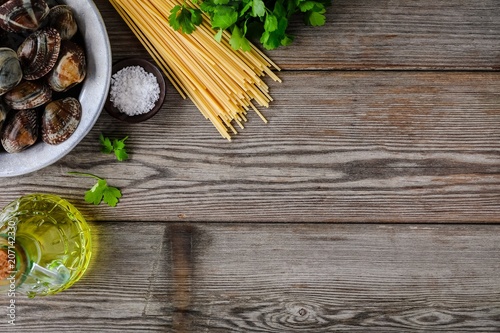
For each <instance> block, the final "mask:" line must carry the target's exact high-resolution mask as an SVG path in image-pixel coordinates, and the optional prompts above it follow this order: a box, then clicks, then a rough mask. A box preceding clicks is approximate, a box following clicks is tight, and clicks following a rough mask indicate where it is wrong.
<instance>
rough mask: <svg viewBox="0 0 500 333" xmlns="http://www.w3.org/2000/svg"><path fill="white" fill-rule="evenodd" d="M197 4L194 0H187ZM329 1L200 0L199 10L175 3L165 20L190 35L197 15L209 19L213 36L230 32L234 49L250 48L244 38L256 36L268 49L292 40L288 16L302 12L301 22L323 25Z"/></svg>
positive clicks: (199, 17) (218, 37)
mask: <svg viewBox="0 0 500 333" xmlns="http://www.w3.org/2000/svg"><path fill="white" fill-rule="evenodd" d="M191 1H192V2H193V3H198V0H191ZM331 2H332V0H267V1H264V0H203V2H201V4H200V5H199V8H200V9H197V8H191V7H190V6H188V5H187V4H186V3H184V4H183V5H177V6H175V7H174V8H173V9H172V11H171V12H170V16H169V23H170V25H171V26H172V28H173V29H174V30H180V31H182V32H184V33H187V34H190V33H191V32H193V31H194V30H195V29H196V26H197V25H200V24H201V21H202V20H201V14H202V13H205V14H207V15H208V17H209V18H210V21H211V23H212V28H214V29H215V30H217V31H218V32H217V34H216V35H215V39H217V40H219V41H220V39H221V37H222V32H223V31H224V30H227V31H229V32H230V33H231V39H230V40H229V43H230V44H231V46H232V48H233V49H235V50H238V49H241V50H244V51H249V50H250V48H251V47H250V43H249V41H248V38H259V39H260V42H261V43H262V45H263V46H264V48H266V49H268V50H271V49H275V48H278V47H279V46H286V45H289V44H290V43H292V41H293V38H294V37H293V36H292V35H290V34H288V33H287V28H288V23H289V20H290V18H291V17H292V16H293V15H295V14H302V16H303V19H304V23H305V24H307V25H311V26H322V25H324V24H325V21H326V18H325V13H326V7H328V6H330V5H331Z"/></svg>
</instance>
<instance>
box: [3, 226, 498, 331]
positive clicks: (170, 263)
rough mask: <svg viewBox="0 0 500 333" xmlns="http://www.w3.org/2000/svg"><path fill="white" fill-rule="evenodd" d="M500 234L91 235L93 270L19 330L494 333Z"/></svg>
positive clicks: (400, 230)
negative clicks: (428, 332) (94, 237)
mask: <svg viewBox="0 0 500 333" xmlns="http://www.w3.org/2000/svg"><path fill="white" fill-rule="evenodd" d="M499 228H500V226H496V225H427V226H423V225H361V224H351V225H349V224H347V225H339V224H337V225H331V224H330V225H327V224H316V225H315V224H288V225H283V224H188V223H182V224H161V223H102V224H93V230H94V235H95V236H96V237H97V239H98V241H97V246H96V255H95V257H94V260H93V262H92V267H91V269H90V271H88V272H87V273H86V274H85V275H84V277H83V278H82V280H81V281H79V282H78V283H77V284H75V285H74V286H73V287H72V288H71V289H69V290H67V291H65V292H63V293H60V294H58V295H55V296H52V297H46V298H35V299H27V298H24V297H18V298H17V299H16V304H18V312H17V316H18V317H17V320H18V321H17V323H18V325H17V326H16V330H15V331H16V332H47V331H51V332H69V331H71V332H76V331H80V332H89V331H100V332H103V331H118V330H119V331H121V332H137V331H163V332H314V333H321V332H333V331H342V332H345V331H349V332H351V331H352V332H366V331H370V332H422V331H432V332H497V331H498V329H499V327H500V319H499V318H500V278H499V273H500V264H499V263H500V239H499V237H500V236H499V235H500V233H499ZM0 302H1V303H2V304H4V302H5V296H4V295H0ZM2 308H4V307H3V306H2ZM4 311H5V310H1V311H0V313H2V314H4ZM2 317H3V315H2ZM0 328H1V329H2V330H5V329H6V328H7V329H8V327H7V326H6V321H5V320H3V319H2V320H0Z"/></svg>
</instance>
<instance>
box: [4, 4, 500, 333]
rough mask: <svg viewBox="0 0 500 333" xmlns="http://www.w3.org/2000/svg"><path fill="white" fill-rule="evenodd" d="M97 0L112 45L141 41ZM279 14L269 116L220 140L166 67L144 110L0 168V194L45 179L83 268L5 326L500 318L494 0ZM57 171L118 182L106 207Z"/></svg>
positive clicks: (129, 46)
mask: <svg viewBox="0 0 500 333" xmlns="http://www.w3.org/2000/svg"><path fill="white" fill-rule="evenodd" d="M95 2H96V5H97V6H98V8H99V9H100V11H101V14H102V16H103V18H104V20H105V22H106V25H107V28H108V33H109V36H110V40H111V46H112V50H113V59H114V60H115V61H117V60H120V59H123V58H126V57H131V56H138V57H144V58H149V56H148V54H147V52H146V51H145V50H144V49H143V48H142V46H141V45H140V43H139V42H138V41H137V40H136V39H135V37H134V36H133V34H132V33H131V32H130V31H129V30H128V28H127V27H126V25H125V24H124V22H123V21H122V20H121V18H120V17H119V16H118V15H117V14H116V12H115V11H114V9H113V8H112V6H111V5H110V4H109V3H108V2H107V1H106V0H96V1H95ZM292 30H293V33H294V34H295V35H296V40H295V42H294V44H293V45H292V46H290V47H288V48H284V49H280V50H276V51H269V52H266V53H267V54H268V55H269V56H270V57H271V58H272V59H273V60H274V61H275V62H276V63H277V64H278V65H280V66H281V67H282V69H283V70H282V71H281V72H280V73H279V76H280V77H281V78H282V79H283V83H281V84H278V83H274V82H269V84H270V86H271V94H272V95H273V97H274V98H275V101H274V102H273V103H272V105H271V107H270V108H269V109H266V110H262V111H263V113H264V114H265V116H266V117H267V118H268V120H269V123H268V124H264V123H262V122H261V121H260V119H259V118H258V117H257V116H256V115H250V121H249V122H248V123H247V126H246V128H245V129H243V130H241V132H240V133H239V134H238V135H237V136H236V137H234V140H233V141H232V142H226V141H225V140H224V139H222V138H221V137H219V134H218V133H217V132H216V130H215V129H214V128H213V127H212V125H211V124H210V123H209V122H208V121H206V120H205V119H204V118H203V117H202V116H201V114H200V113H199V111H198V110H197V109H196V108H195V107H194V106H193V105H192V103H191V102H189V101H185V100H182V99H181V98H180V97H179V96H178V95H177V93H176V92H175V91H174V90H173V89H172V87H171V86H169V87H168V88H167V89H168V94H167V99H166V103H165V105H164V107H163V109H162V110H161V112H160V113H159V114H157V115H156V116H155V117H154V118H153V119H151V120H149V121H147V122H145V123H142V124H139V125H129V124H124V123H119V122H118V121H116V120H115V119H114V118H111V117H110V116H109V115H108V114H106V113H105V112H103V113H102V116H101V117H100V118H99V120H98V122H97V124H96V126H95V128H94V129H93V130H92V131H91V132H90V133H89V135H88V136H87V137H86V138H85V139H84V140H83V141H82V142H81V143H80V144H79V145H78V146H77V147H76V148H75V149H74V151H72V152H71V153H70V154H68V155H67V156H66V157H64V158H63V159H61V160H60V161H59V162H57V163H55V164H54V165H52V166H50V167H47V168H45V169H43V170H40V171H38V172H35V173H32V174H29V175H25V176H22V177H14V178H4V179H2V180H1V182H2V186H1V187H0V206H4V205H6V204H7V203H9V202H10V201H12V200H13V199H15V198H17V197H19V196H20V195H23V194H27V193H33V192H50V193H56V194H59V195H61V196H63V197H65V198H67V199H68V200H69V201H71V202H72V203H73V204H74V205H75V206H77V208H79V209H80V210H81V211H82V213H83V214H84V215H85V216H86V217H87V219H88V220H89V221H90V223H91V225H92V227H93V229H94V238H95V245H94V248H95V256H94V259H93V262H92V265H91V268H90V270H89V272H88V274H86V275H85V276H84V278H83V279H82V281H80V283H78V284H76V285H75V286H73V287H72V288H71V289H70V290H68V291H65V292H63V293H61V294H59V295H56V296H53V297H46V298H35V299H34V300H29V299H26V298H18V299H17V304H18V312H17V314H18V317H17V319H18V325H17V326H16V327H9V326H7V325H6V316H3V319H2V313H3V312H2V311H4V310H2V311H0V329H1V331H2V332H3V331H6V330H7V331H9V332H10V331H12V332H16V331H19V332H48V331H53V332H87V331H88V332H91V331H95V332H103V331H121V332H139V331H158V332H331V331H341V332H346V331H353V332H373V331H379V332H498V331H500V295H499V293H500V278H499V276H500V260H499V259H500V258H499V257H500V252H499V250H500V225H499V224H497V223H498V222H500V154H499V153H500V3H499V2H498V0H484V1H476V2H473V1H463V0H424V1H391V0H383V1H377V0H359V1H348V0H341V1H337V0H334V5H333V6H332V7H331V8H329V10H328V15H327V25H326V26H325V27H322V28H309V27H305V26H303V25H302V23H301V22H300V20H296V21H294V22H293V25H292ZM268 81H269V80H268ZM100 133H104V134H105V135H107V136H110V137H116V138H120V137H123V136H125V135H128V136H129V140H128V141H127V143H128V146H129V149H130V153H131V154H130V156H131V159H130V160H129V161H126V162H122V163H120V162H117V161H115V160H114V159H113V157H112V156H110V155H104V154H100V153H99V143H98V136H99V134H100ZM68 171H83V172H90V173H94V174H96V175H99V176H102V177H105V178H106V179H108V181H109V183H110V184H111V185H113V186H117V187H120V188H121V190H122V192H123V198H122V200H121V201H120V203H119V205H118V207H116V208H109V207H105V206H104V205H101V206H90V205H88V204H86V203H85V202H84V201H83V193H84V191H85V190H86V189H88V188H89V187H90V186H91V185H92V180H91V179H88V178H78V177H72V176H70V175H68V174H67V172H68ZM0 301H2V303H3V302H4V301H5V297H4V296H0Z"/></svg>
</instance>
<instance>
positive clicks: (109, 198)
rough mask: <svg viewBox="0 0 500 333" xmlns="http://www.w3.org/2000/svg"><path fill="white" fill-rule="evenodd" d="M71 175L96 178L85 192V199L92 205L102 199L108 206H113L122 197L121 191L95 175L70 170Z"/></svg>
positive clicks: (97, 203)
mask: <svg viewBox="0 0 500 333" xmlns="http://www.w3.org/2000/svg"><path fill="white" fill-rule="evenodd" d="M68 173H69V174H71V175H76V176H85V177H92V178H95V179H96V180H97V182H96V183H95V184H94V186H92V188H90V190H88V191H86V192H85V197H84V198H85V201H86V202H88V203H91V204H94V205H99V204H100V203H101V202H102V201H104V202H105V203H106V204H108V206H110V207H115V206H116V204H117V203H118V200H119V199H120V198H121V197H122V192H121V191H120V190H119V189H118V188H116V187H113V186H109V185H108V182H107V181H106V180H105V179H103V178H101V177H98V176H96V175H93V174H90V173H84V172H76V171H71V172H68Z"/></svg>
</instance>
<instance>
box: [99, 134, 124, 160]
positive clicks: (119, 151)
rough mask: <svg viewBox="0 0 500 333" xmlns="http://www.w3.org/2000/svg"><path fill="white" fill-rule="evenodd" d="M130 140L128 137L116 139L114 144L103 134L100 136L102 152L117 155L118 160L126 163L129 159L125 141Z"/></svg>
mask: <svg viewBox="0 0 500 333" xmlns="http://www.w3.org/2000/svg"><path fill="white" fill-rule="evenodd" d="M127 139H128V136H126V137H124V138H123V139H121V140H118V139H114V140H113V142H111V140H110V139H109V138H107V137H105V136H104V135H103V134H102V133H101V134H100V135H99V142H100V143H101V152H103V153H105V154H111V153H112V152H114V153H115V156H116V159H117V160H118V161H125V160H126V159H128V154H127V150H126V149H125V140H127Z"/></svg>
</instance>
